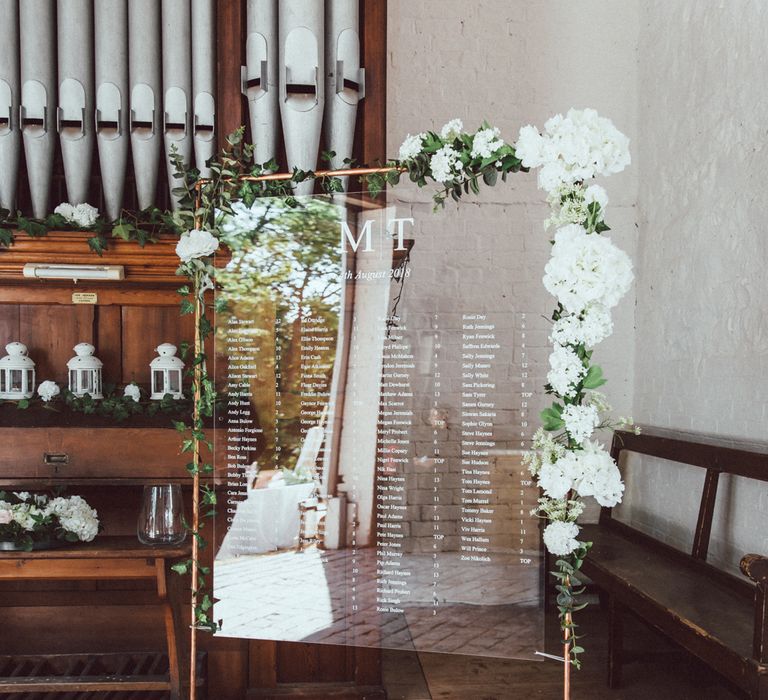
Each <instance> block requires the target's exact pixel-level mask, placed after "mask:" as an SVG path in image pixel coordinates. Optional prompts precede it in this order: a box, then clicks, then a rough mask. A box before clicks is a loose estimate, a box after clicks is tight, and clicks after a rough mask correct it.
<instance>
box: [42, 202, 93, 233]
mask: <svg viewBox="0 0 768 700" xmlns="http://www.w3.org/2000/svg"><path fill="white" fill-rule="evenodd" d="M53 213H54V214H59V215H60V216H63V217H64V218H65V219H66V220H67V223H69V224H72V225H73V226H77V227H79V228H90V227H91V226H93V225H94V224H95V223H96V221H97V220H98V218H99V210H98V209H97V208H96V207H92V206H91V205H90V204H85V203H83V204H76V205H75V204H69V203H68V202H62V203H61V204H59V206H58V207H56V208H55V209H54V210H53Z"/></svg>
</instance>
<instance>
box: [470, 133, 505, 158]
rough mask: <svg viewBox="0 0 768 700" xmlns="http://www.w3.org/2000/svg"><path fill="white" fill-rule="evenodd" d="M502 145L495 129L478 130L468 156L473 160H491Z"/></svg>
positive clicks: (499, 135)
mask: <svg viewBox="0 0 768 700" xmlns="http://www.w3.org/2000/svg"><path fill="white" fill-rule="evenodd" d="M503 145H504V141H503V140H502V139H501V132H500V131H499V130H498V129H497V128H496V127H489V128H488V129H480V131H478V132H477V133H476V134H475V137H474V138H473V139H472V151H471V153H470V155H471V156H472V157H473V158H493V157H494V156H496V154H497V153H498V151H499V149H500V148H501V147H502V146H503Z"/></svg>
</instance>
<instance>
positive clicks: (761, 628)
mask: <svg viewBox="0 0 768 700" xmlns="http://www.w3.org/2000/svg"><path fill="white" fill-rule="evenodd" d="M625 451H628V452H633V453H640V454H642V455H647V456H650V457H657V458H661V459H664V460H669V462H674V463H679V464H688V465H693V466H695V467H701V468H702V469H704V470H706V471H705V473H704V485H703V489H702V493H701V505H700V507H699V513H698V519H697V521H696V525H695V529H694V533H693V534H694V537H693V546H692V548H691V552H690V554H689V553H686V552H682V551H679V550H677V549H674V548H673V547H671V546H669V545H668V544H665V543H663V542H660V541H658V540H656V539H654V538H653V537H650V536H648V535H647V534H644V533H642V532H640V531H638V530H636V529H634V528H632V527H630V526H628V525H626V524H624V523H622V522H619V521H618V520H617V519H616V518H614V517H612V514H611V510H610V509H608V508H604V509H603V510H602V511H601V514H600V522H599V524H598V525H588V526H586V527H585V528H584V532H583V536H582V539H583V540H585V541H592V542H593V543H594V545H593V547H592V550H591V552H590V553H589V555H588V557H587V560H586V562H585V563H584V568H583V570H584V573H585V574H586V575H587V576H589V577H590V578H591V579H592V581H594V583H595V584H596V585H597V586H598V587H599V588H600V589H602V591H603V592H604V593H605V594H606V597H607V602H608V609H609V654H608V656H609V658H608V683H609V685H610V686H611V687H618V686H619V685H620V683H621V668H622V663H623V662H624V661H626V660H628V659H625V658H624V657H623V654H622V618H623V615H624V613H625V612H626V611H628V610H629V611H631V612H633V613H634V614H635V615H637V616H638V617H639V618H641V619H642V620H643V621H644V622H646V623H647V624H649V625H651V626H652V627H654V628H656V629H657V630H659V631H660V632H662V633H663V634H664V635H666V636H667V637H668V638H669V639H671V640H672V641H673V642H675V643H676V644H678V645H679V646H681V647H683V648H684V649H686V650H687V651H688V652H690V653H691V654H693V655H694V656H696V657H698V658H699V659H700V660H701V661H703V662H704V663H705V664H707V665H708V666H709V667H711V668H712V669H714V670H715V671H717V672H718V673H720V674H722V676H724V677H725V678H727V679H728V680H730V681H731V682H732V683H733V684H734V685H736V686H737V687H739V688H740V689H742V690H743V691H745V692H746V693H747V694H748V695H749V697H751V698H753V699H758V698H759V699H760V700H766V698H768V558H766V557H762V556H759V555H756V554H747V555H746V556H744V558H743V559H742V560H741V570H742V572H743V573H744V575H745V576H744V578H742V577H739V576H735V575H732V574H730V573H727V572H725V571H723V570H721V569H718V568H716V567H714V566H713V565H711V564H709V563H708V562H707V551H708V548H709V541H710V534H711V531H712V518H713V515H714V511H715V503H716V499H717V486H718V480H719V478H720V475H721V474H733V475H737V476H739V477H745V478H748V479H755V480H758V481H761V482H765V481H768V453H767V452H765V451H762V449H761V448H759V447H757V446H755V447H751V446H750V447H748V448H745V447H744V446H743V445H739V444H738V443H735V442H726V441H722V440H721V441H718V440H713V439H707V438H703V437H700V436H693V435H684V434H681V433H676V434H675V433H668V432H665V431H644V432H643V434H641V435H634V434H633V433H628V432H617V433H616V434H615V436H614V440H613V445H612V448H611V452H612V455H613V457H614V459H616V460H619V459H620V457H621V454H622V453H623V452H625ZM662 464H663V465H664V466H665V467H669V468H672V469H674V468H675V467H674V465H671V464H669V463H668V462H664V463H662ZM635 468H636V469H639V470H642V468H643V465H638V466H637V467H635ZM755 486H756V487H759V485H758V484H756V485H755ZM754 527H755V528H756V529H760V530H762V531H765V530H766V523H765V522H762V523H761V522H755V523H754Z"/></svg>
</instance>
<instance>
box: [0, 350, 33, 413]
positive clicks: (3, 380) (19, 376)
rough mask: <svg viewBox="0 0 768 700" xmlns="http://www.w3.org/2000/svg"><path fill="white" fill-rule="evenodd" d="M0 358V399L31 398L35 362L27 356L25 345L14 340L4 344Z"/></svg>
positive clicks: (17, 399) (16, 399) (18, 399)
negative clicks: (3, 353)
mask: <svg viewBox="0 0 768 700" xmlns="http://www.w3.org/2000/svg"><path fill="white" fill-rule="evenodd" d="M5 351H6V352H7V353H8V354H7V355H6V356H5V357H3V358H2V359H0V399H10V400H11V401H20V400H21V399H31V398H32V395H33V394H34V392H35V363H34V362H32V360H31V359H30V358H29V357H27V346H26V345H24V343H19V342H14V343H8V345H6V346H5Z"/></svg>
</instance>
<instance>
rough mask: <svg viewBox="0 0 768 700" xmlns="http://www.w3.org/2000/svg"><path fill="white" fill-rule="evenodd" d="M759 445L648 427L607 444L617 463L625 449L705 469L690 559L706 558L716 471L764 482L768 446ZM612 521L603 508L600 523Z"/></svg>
mask: <svg viewBox="0 0 768 700" xmlns="http://www.w3.org/2000/svg"><path fill="white" fill-rule="evenodd" d="M761 447H762V446H759V445H755V446H754V447H753V446H752V445H745V444H743V443H738V442H736V441H732V440H726V439H720V438H710V437H707V436H699V435H694V434H685V433H673V432H666V431H661V430H655V429H652V428H649V429H644V430H643V432H642V433H641V434H640V435H635V434H634V433H630V432H626V431H617V432H616V433H615V434H614V436H613V443H612V444H611V456H612V457H613V458H614V459H615V460H616V461H617V463H618V462H619V458H620V456H621V453H622V452H624V451H628V452H635V453H638V454H642V455H647V456H649V457H658V458H661V459H665V460H669V461H671V462H677V463H680V464H689V465H692V466H695V467H701V468H702V469H706V471H707V473H706V476H705V479H704V488H703V489H702V494H701V504H700V506H699V515H698V519H697V522H696V530H695V531H694V538H693V547H692V549H691V556H692V557H693V558H694V559H698V560H700V561H706V559H707V551H708V549H709V540H710V535H711V533H712V518H713V516H714V512H715V501H716V499H717V485H718V481H719V478H720V474H734V475H737V476H742V477H746V478H749V479H758V480H759V481H768V448H763V449H765V451H763V450H761V449H760V448H761ZM614 522H615V521H613V518H612V517H611V509H610V508H603V509H602V511H601V513H600V523H601V525H607V526H612V525H614ZM617 524H618V523H617ZM625 528H626V529H630V528H629V526H626V525H623V524H622V529H625ZM631 529H634V528H631Z"/></svg>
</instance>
